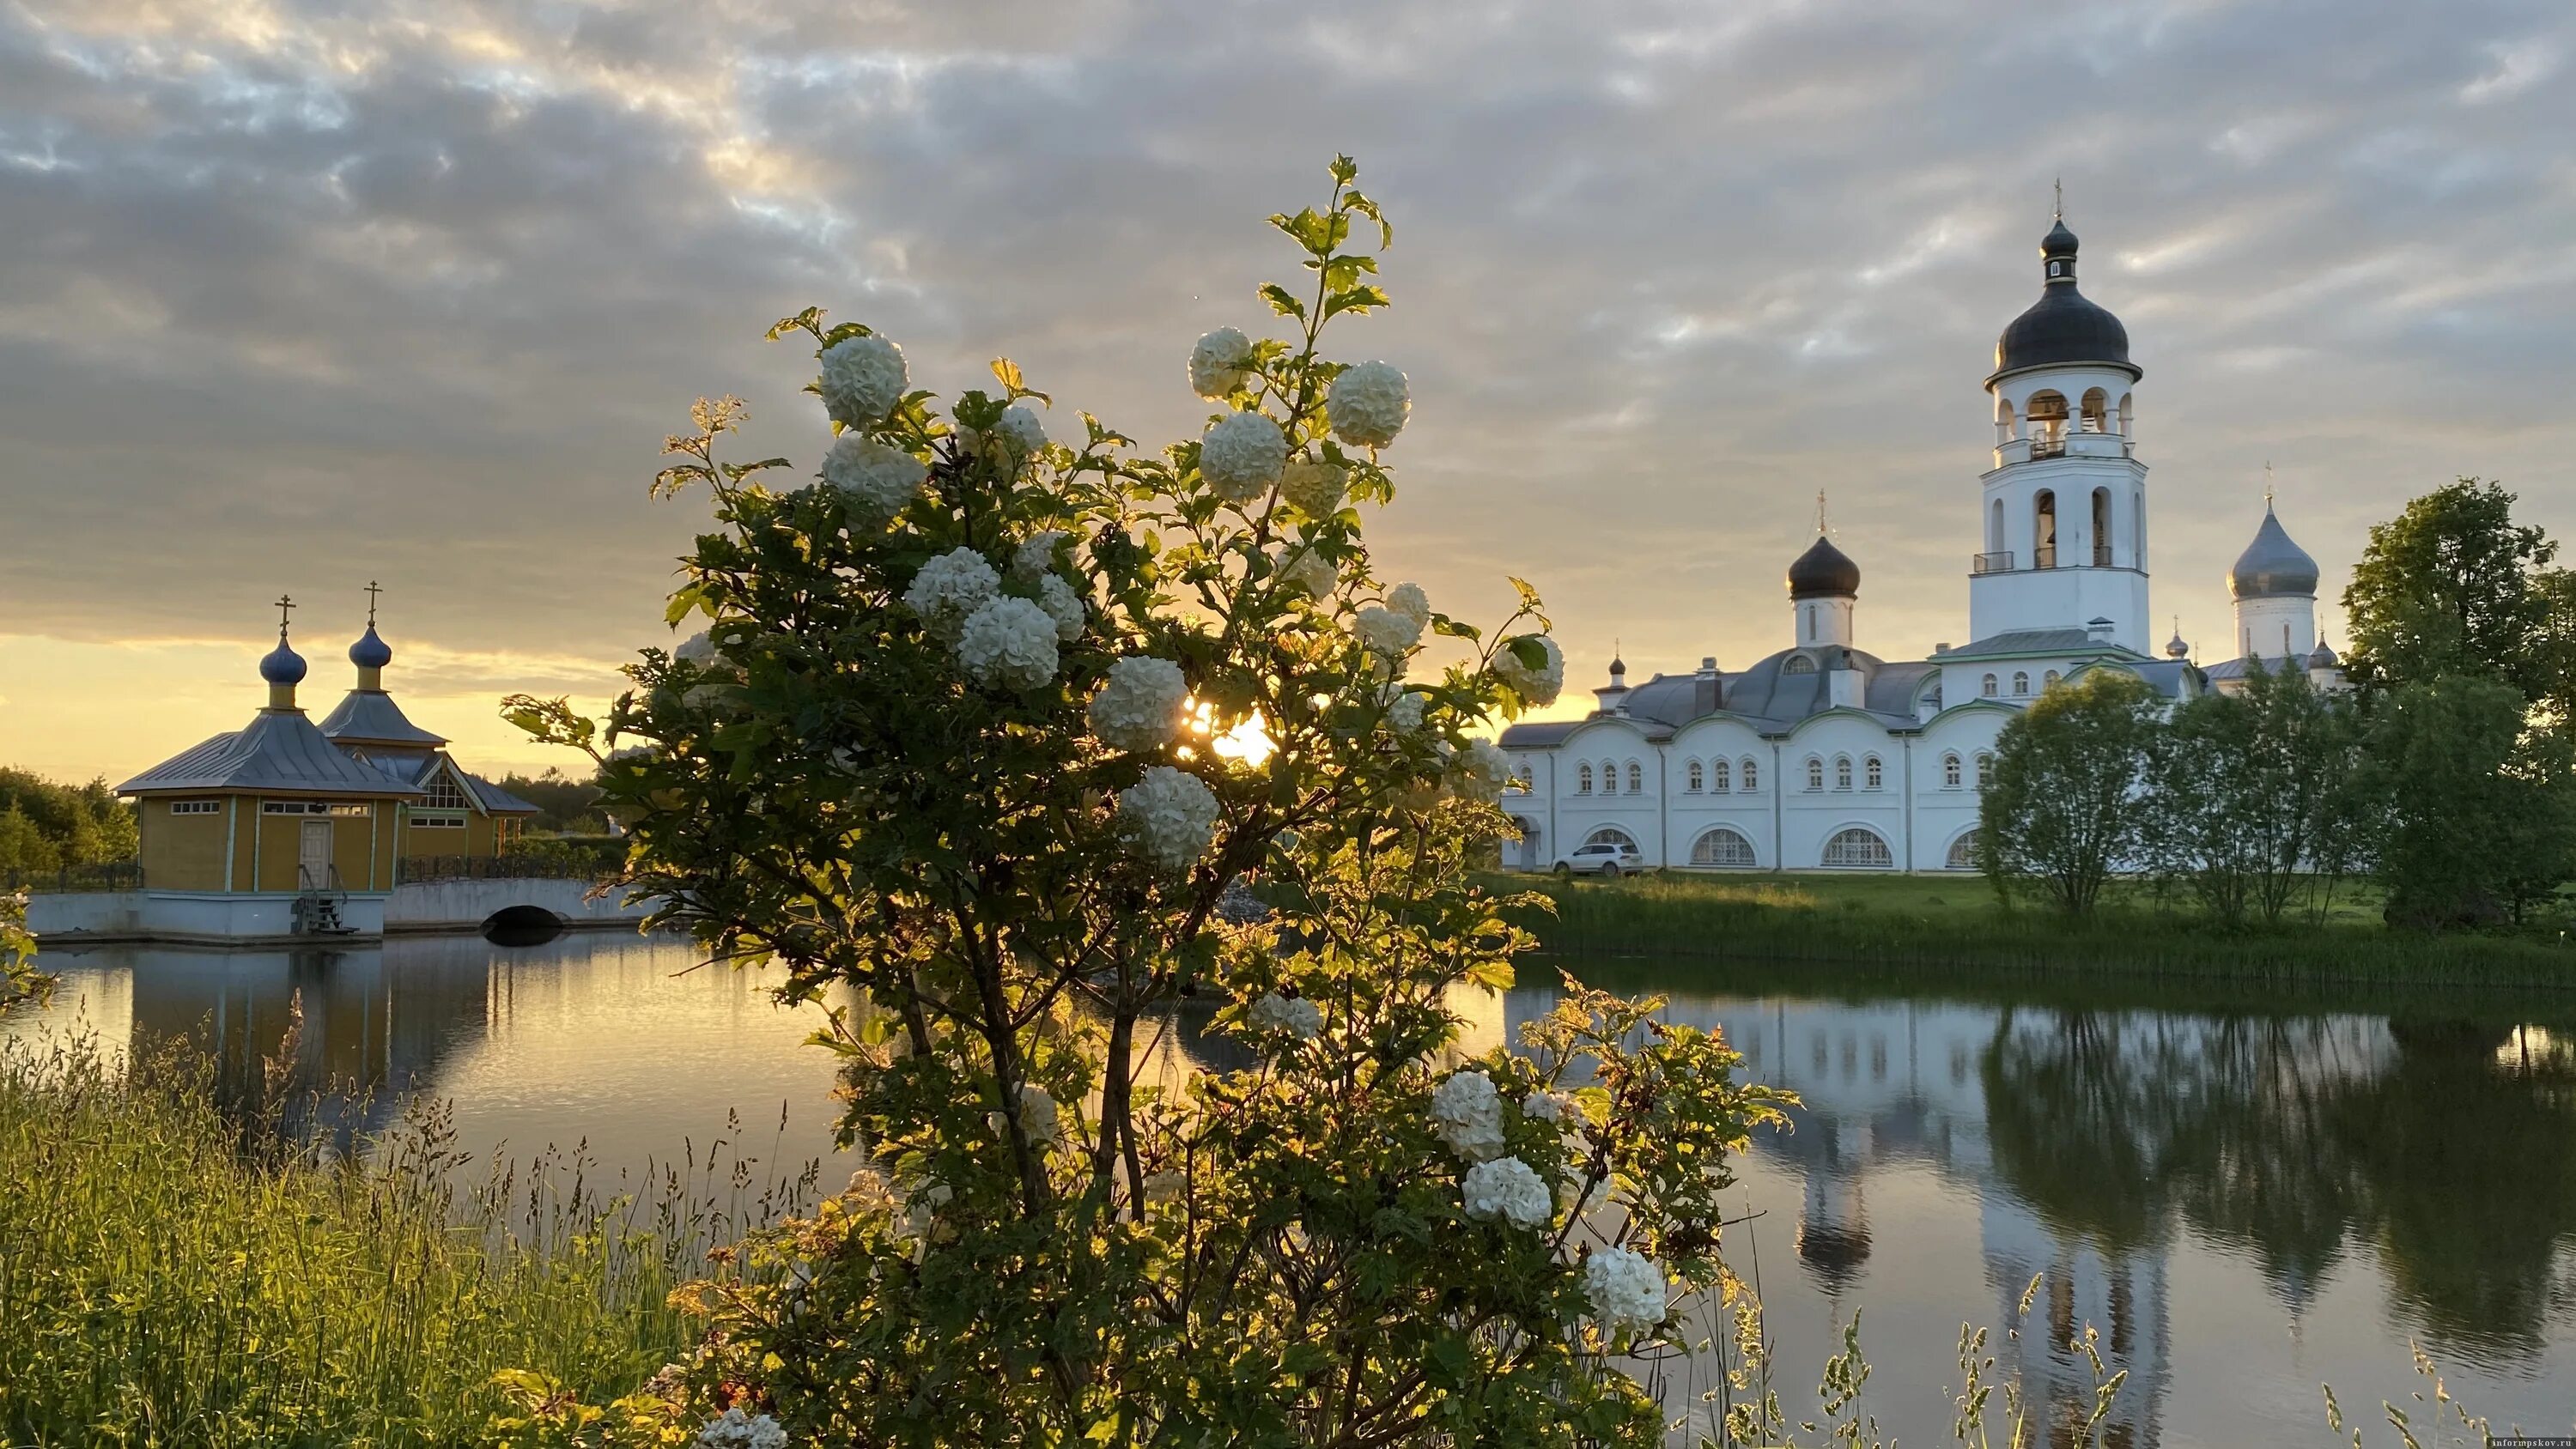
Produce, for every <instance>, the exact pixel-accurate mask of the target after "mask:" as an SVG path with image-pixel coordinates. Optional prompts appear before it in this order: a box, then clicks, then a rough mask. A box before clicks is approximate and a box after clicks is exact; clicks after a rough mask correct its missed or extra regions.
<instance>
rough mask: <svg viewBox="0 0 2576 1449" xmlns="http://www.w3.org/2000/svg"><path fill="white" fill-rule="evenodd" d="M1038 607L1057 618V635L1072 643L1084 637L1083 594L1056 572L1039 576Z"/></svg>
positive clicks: (1050, 616)
mask: <svg viewBox="0 0 2576 1449" xmlns="http://www.w3.org/2000/svg"><path fill="white" fill-rule="evenodd" d="M1038 607H1039V608H1041V609H1044V610H1046V612H1047V617H1048V618H1050V619H1053V620H1055V637H1057V638H1058V639H1062V640H1065V641H1066V642H1068V643H1070V642H1072V641H1073V640H1076V639H1079V638H1081V637H1082V622H1083V610H1082V596H1081V595H1080V594H1077V593H1075V592H1074V591H1073V585H1071V584H1068V583H1066V582H1065V581H1064V580H1063V579H1061V578H1058V577H1056V576H1055V575H1054V574H1043V575H1040V576H1039V578H1038Z"/></svg>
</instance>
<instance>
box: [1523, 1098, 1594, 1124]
mask: <svg viewBox="0 0 2576 1449" xmlns="http://www.w3.org/2000/svg"><path fill="white" fill-rule="evenodd" d="M1521 1111H1522V1112H1523V1113H1524V1114H1525V1115H1527V1116H1528V1117H1529V1118H1530V1119H1531V1120H1533V1121H1538V1122H1553V1123H1555V1124H1556V1125H1558V1126H1559V1127H1565V1126H1570V1125H1572V1124H1573V1123H1574V1122H1575V1121H1577V1120H1578V1119H1579V1118H1580V1116H1581V1114H1580V1113H1578V1112H1576V1111H1575V1109H1574V1099H1573V1098H1572V1097H1569V1096H1567V1095H1566V1094H1565V1093H1563V1092H1549V1091H1537V1092H1532V1093H1530V1094H1529V1097H1528V1099H1527V1100H1526V1101H1524V1102H1522V1103H1521Z"/></svg>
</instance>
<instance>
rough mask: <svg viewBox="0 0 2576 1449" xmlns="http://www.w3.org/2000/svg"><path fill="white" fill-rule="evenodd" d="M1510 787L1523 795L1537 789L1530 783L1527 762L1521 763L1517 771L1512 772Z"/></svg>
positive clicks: (1530, 778)
mask: <svg viewBox="0 0 2576 1449" xmlns="http://www.w3.org/2000/svg"><path fill="white" fill-rule="evenodd" d="M1512 785H1513V787H1514V788H1515V789H1517V790H1519V791H1520V792H1521V793H1522V794H1524V795H1526V794H1528V793H1529V792H1530V791H1531V790H1533V789H1535V788H1537V787H1536V786H1535V785H1534V784H1533V783H1532V777H1531V775H1530V767H1529V765H1528V763H1527V762H1523V764H1522V765H1521V767H1520V768H1519V769H1517V770H1514V771H1513V772H1512Z"/></svg>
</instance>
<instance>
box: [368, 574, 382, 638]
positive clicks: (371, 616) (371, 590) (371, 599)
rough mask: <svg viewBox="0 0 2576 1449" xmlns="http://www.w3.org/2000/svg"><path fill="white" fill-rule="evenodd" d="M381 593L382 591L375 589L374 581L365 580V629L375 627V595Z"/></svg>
mask: <svg viewBox="0 0 2576 1449" xmlns="http://www.w3.org/2000/svg"><path fill="white" fill-rule="evenodd" d="M383 592H384V590H383V589H380V588H378V587H376V581H375V580H374V579H369V580H367V627H368V628H370V629H372V628H374V627H376V595H378V594H381V593H383Z"/></svg>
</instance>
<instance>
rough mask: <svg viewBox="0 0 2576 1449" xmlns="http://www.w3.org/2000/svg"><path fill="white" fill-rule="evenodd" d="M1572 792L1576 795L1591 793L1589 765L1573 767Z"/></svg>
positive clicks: (1590, 769)
mask: <svg viewBox="0 0 2576 1449" xmlns="http://www.w3.org/2000/svg"><path fill="white" fill-rule="evenodd" d="M1574 793H1575V794H1577V795H1589V794H1591V793H1592V767H1591V766H1590V765H1577V766H1575V767H1574Z"/></svg>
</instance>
